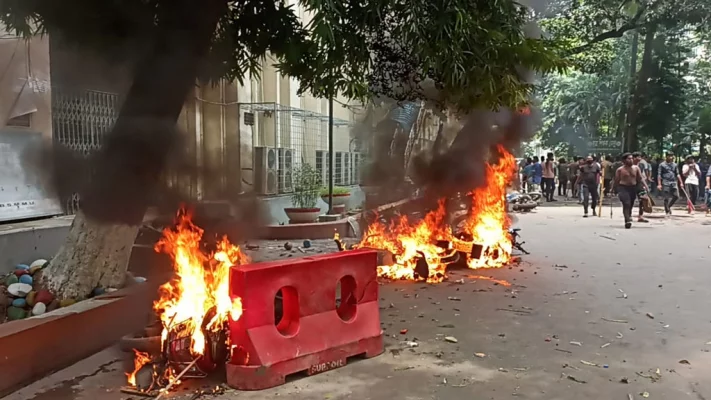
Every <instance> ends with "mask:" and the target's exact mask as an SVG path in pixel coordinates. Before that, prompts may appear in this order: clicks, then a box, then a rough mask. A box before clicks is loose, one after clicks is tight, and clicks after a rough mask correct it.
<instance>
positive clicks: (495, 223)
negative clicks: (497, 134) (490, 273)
mask: <svg viewBox="0 0 711 400" xmlns="http://www.w3.org/2000/svg"><path fill="white" fill-rule="evenodd" d="M498 152H499V154H500V158H499V160H498V162H497V163H496V164H487V171H486V185H485V186H484V187H481V188H477V189H474V190H473V191H472V192H471V193H470V194H471V198H472V203H471V212H470V213H469V214H467V215H466V218H465V220H464V222H463V223H460V224H459V226H457V227H452V226H451V225H450V224H449V222H448V220H447V209H446V202H445V200H444V199H441V200H440V201H439V204H438V207H437V209H436V210H434V211H431V212H429V213H428V214H427V215H426V216H425V218H424V219H422V220H420V221H417V222H412V221H410V219H409V218H408V217H407V216H401V217H399V218H398V219H396V220H394V221H393V222H391V223H390V224H383V223H380V222H376V223H374V224H372V225H370V226H369V227H368V231H367V232H366V234H365V235H364V237H363V240H362V241H361V242H360V243H359V244H358V246H357V247H370V248H376V249H382V250H387V251H388V252H390V253H391V254H392V255H393V259H392V260H384V261H385V262H384V263H383V265H380V266H378V274H379V275H380V276H382V277H386V278H390V279H407V280H426V281H427V282H432V283H434V282H441V281H443V280H444V279H445V278H446V269H447V265H448V264H450V263H452V262H454V261H456V260H457V256H456V254H457V252H458V251H460V252H461V253H460V254H467V256H466V257H467V259H466V263H467V266H468V267H469V268H472V269H477V268H498V267H502V266H504V265H506V264H507V263H508V262H509V261H510V260H511V252H512V244H511V237H510V235H509V233H508V228H509V226H510V224H511V221H510V220H509V218H508V215H507V212H506V188H507V186H508V185H509V183H510V182H511V180H512V179H513V177H514V172H515V165H516V160H515V158H514V157H513V155H512V154H511V153H509V152H508V151H506V149H504V148H503V147H502V146H499V147H498ZM475 245H481V246H482V248H483V250H482V252H481V256H480V257H478V258H475V257H472V255H471V252H472V247H473V246H475ZM418 263H419V264H418Z"/></svg>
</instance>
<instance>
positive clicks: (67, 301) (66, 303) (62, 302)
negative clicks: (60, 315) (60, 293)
mask: <svg viewBox="0 0 711 400" xmlns="http://www.w3.org/2000/svg"><path fill="white" fill-rule="evenodd" d="M76 302H77V301H76V300H74V299H64V300H60V301H59V307H60V308H62V307H69V306H71V305H72V304H74V303H76Z"/></svg>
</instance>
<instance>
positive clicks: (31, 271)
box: [30, 265, 42, 275]
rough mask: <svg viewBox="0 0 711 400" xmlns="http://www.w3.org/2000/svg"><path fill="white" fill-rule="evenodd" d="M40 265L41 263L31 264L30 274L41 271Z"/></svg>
mask: <svg viewBox="0 0 711 400" xmlns="http://www.w3.org/2000/svg"><path fill="white" fill-rule="evenodd" d="M41 270H42V266H41V265H33V266H31V267H30V275H34V274H36V273H37V271H41Z"/></svg>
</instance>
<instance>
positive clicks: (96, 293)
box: [91, 287, 106, 296]
mask: <svg viewBox="0 0 711 400" xmlns="http://www.w3.org/2000/svg"><path fill="white" fill-rule="evenodd" d="M104 293H106V289H104V288H102V287H97V288H94V290H92V291H91V295H92V296H101V295H102V294H104Z"/></svg>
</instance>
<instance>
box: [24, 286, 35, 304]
mask: <svg viewBox="0 0 711 400" xmlns="http://www.w3.org/2000/svg"><path fill="white" fill-rule="evenodd" d="M35 297H37V292H35V291H34V290H33V291H31V292H29V293H27V296H25V300H26V301H27V305H28V306H30V307H33V306H34V305H35Z"/></svg>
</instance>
